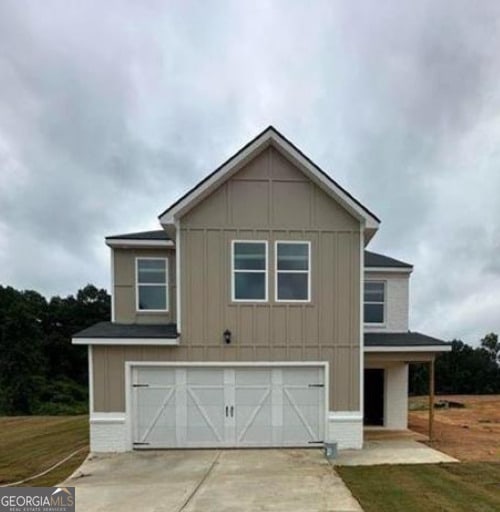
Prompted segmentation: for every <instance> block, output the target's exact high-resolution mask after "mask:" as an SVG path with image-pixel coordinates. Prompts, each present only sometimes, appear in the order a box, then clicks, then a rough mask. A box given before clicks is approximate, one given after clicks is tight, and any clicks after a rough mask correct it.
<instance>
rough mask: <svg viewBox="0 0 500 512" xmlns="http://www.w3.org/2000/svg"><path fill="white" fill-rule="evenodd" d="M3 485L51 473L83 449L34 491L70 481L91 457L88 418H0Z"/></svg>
mask: <svg viewBox="0 0 500 512" xmlns="http://www.w3.org/2000/svg"><path fill="white" fill-rule="evenodd" d="M0 432H1V433H2V435H1V436H0V484H8V483H11V482H15V481H17V480H22V479H24V478H27V477H29V476H32V475H35V474H37V473H40V472H42V471H44V470H45V469H48V468H49V467H50V466H52V465H53V464H55V463H56V462H58V461H60V460H62V459H64V458H65V457H66V456H68V455H69V454H70V453H72V452H74V451H75V450H77V449H79V448H83V449H82V451H81V452H79V453H78V454H77V455H75V456H74V457H72V458H71V459H70V460H68V461H67V462H65V463H64V464H62V465H61V466H59V467H57V468H56V469H55V470H53V471H51V472H50V473H48V474H47V475H45V476H42V477H40V478H38V479H36V480H32V481H30V482H26V483H25V484H24V485H26V486H30V487H45V486H52V485H55V484H57V483H59V482H61V481H62V480H64V479H65V478H66V477H68V476H69V475H70V474H71V473H72V472H73V471H74V470H75V469H76V468H77V467H78V466H79V465H80V464H81V463H82V462H83V460H84V459H85V457H86V456H87V454H88V444H89V439H88V432H89V425H88V416H86V415H85V416H3V417H0Z"/></svg>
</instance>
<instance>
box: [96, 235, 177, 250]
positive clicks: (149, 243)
mask: <svg viewBox="0 0 500 512" xmlns="http://www.w3.org/2000/svg"><path fill="white" fill-rule="evenodd" d="M105 242H106V245H107V246H108V247H118V248H119V247H123V248H128V247H135V248H145V249H154V248H160V249H162V248H164V247H172V248H173V247H175V244H174V242H172V240H127V239H126V238H116V239H113V240H105Z"/></svg>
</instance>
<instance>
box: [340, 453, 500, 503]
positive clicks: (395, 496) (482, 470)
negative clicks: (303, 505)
mask: <svg viewBox="0 0 500 512" xmlns="http://www.w3.org/2000/svg"><path fill="white" fill-rule="evenodd" d="M335 469H336V470H337V471H338V473H339V474H340V476H341V477H342V479H343V480H344V482H345V483H346V484H347V486H348V487H349V489H350V490H351V492H352V493H353V495H354V496H355V497H356V499H357V500H358V501H359V502H360V504H361V506H362V507H363V509H364V511H365V512H392V511H394V512H401V511H403V510H404V511H405V512H414V511H415V512H416V511H425V512H437V511H439V512H448V511H449V512H462V511H463V512H473V511H477V512H490V511H491V512H496V511H498V510H500V462H498V463H497V462H469V463H465V462H464V463H458V464H411V465H397V466H396V465H395V466H389V465H383V466H357V467H348V466H343V467H336V468H335Z"/></svg>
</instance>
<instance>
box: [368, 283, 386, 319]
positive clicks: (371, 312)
mask: <svg viewBox="0 0 500 512" xmlns="http://www.w3.org/2000/svg"><path fill="white" fill-rule="evenodd" d="M384 302H385V283H384V281H365V311H364V314H365V323H366V324H383V323H384Z"/></svg>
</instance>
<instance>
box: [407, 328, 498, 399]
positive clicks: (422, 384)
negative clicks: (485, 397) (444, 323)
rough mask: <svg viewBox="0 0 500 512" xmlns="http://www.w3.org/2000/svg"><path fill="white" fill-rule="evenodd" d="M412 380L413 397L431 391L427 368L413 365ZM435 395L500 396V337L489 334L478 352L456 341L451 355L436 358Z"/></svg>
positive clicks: (423, 365)
mask: <svg viewBox="0 0 500 512" xmlns="http://www.w3.org/2000/svg"><path fill="white" fill-rule="evenodd" d="M409 380H410V382H409V388H410V394H412V395H424V394H426V393H427V392H428V390H429V367H428V365H427V364H418V365H417V364H415V365H410V377H409ZM435 391H436V393H437V394H442V395H452V394H459V395H474V394H496V393H500V343H499V341H498V335H497V334H495V333H490V334H487V335H486V336H485V337H484V338H483V339H482V340H481V343H480V345H479V346H478V347H475V348H474V347H471V346H470V345H468V344H467V343H464V342H463V341H461V340H453V341H452V342H451V351H450V352H444V353H441V354H440V355H439V356H437V357H436V363H435Z"/></svg>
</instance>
